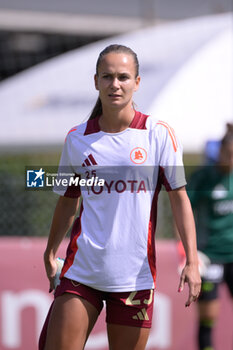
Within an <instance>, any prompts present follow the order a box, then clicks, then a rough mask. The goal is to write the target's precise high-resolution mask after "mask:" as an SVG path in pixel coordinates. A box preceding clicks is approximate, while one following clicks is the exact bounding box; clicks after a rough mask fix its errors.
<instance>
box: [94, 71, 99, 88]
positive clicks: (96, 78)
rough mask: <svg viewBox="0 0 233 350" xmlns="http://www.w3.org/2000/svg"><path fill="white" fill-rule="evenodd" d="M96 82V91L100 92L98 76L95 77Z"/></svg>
mask: <svg viewBox="0 0 233 350" xmlns="http://www.w3.org/2000/svg"><path fill="white" fill-rule="evenodd" d="M94 81H95V88H96V90H99V86H98V76H97V75H96V74H95V75H94Z"/></svg>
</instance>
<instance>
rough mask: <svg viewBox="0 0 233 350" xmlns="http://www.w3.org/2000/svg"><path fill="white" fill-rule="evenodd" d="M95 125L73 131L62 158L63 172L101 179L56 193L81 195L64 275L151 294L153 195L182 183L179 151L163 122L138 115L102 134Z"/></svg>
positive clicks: (104, 287) (95, 284) (93, 284)
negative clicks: (121, 127) (126, 124)
mask: <svg viewBox="0 0 233 350" xmlns="http://www.w3.org/2000/svg"><path fill="white" fill-rule="evenodd" d="M98 120H99V118H95V119H93V120H90V121H87V122H86V123H84V124H81V125H79V126H77V127H74V128H73V129H71V130H70V132H69V133H68V135H67V138H66V142H65V145H64V148H63V152H62V156H61V161H60V166H59V169H60V172H61V173H62V172H64V169H65V171H66V172H68V173H71V174H72V173H75V174H78V176H80V178H83V179H85V178H90V177H91V176H94V177H95V178H96V179H97V178H98V179H100V178H103V179H105V183H104V186H98V185H97V186H95V185H93V186H91V185H90V186H85V187H84V186H80V187H77V186H74V185H72V186H67V187H66V186H65V187H64V186H63V187H62V188H55V189H54V191H55V192H57V193H58V194H60V195H64V196H68V197H78V196H79V195H80V189H81V195H82V197H83V202H82V206H81V211H80V216H79V218H77V219H76V221H75V223H74V225H73V229H72V233H71V241H70V244H69V247H68V250H67V257H66V260H65V264H64V268H63V271H62V276H65V277H67V278H70V279H72V280H75V281H78V282H80V283H83V284H85V285H87V286H90V287H92V288H95V289H98V290H102V291H109V292H123V291H134V290H143V289H151V288H154V287H155V275H156V268H155V265H156V261H155V260H156V259H155V228H156V216H157V199H158V194H159V191H160V188H161V186H162V185H164V186H165V188H166V190H167V191H169V190H172V189H176V188H179V187H182V186H184V185H185V184H186V181H185V177H184V171H183V162H182V148H181V146H180V144H179V143H178V141H177V139H176V137H175V135H174V131H173V129H172V128H171V127H170V126H169V125H168V124H166V123H165V122H162V121H157V120H155V119H152V118H151V117H148V116H146V115H144V114H142V113H140V112H135V116H134V119H133V121H132V122H131V124H130V126H129V127H128V128H127V129H125V130H124V131H122V132H118V133H107V132H103V131H101V130H100V128H99V123H98ZM63 167H65V168H63Z"/></svg>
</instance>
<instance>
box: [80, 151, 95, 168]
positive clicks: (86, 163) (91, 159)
mask: <svg viewBox="0 0 233 350" xmlns="http://www.w3.org/2000/svg"><path fill="white" fill-rule="evenodd" d="M90 165H97V162H96V160H95V158H94V157H93V155H92V154H89V156H88V157H87V158H86V159H85V160H84V162H83V164H82V166H83V167H85V166H90Z"/></svg>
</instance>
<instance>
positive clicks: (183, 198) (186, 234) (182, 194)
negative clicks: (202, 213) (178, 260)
mask: <svg viewBox="0 0 233 350" xmlns="http://www.w3.org/2000/svg"><path fill="white" fill-rule="evenodd" d="M169 198H170V202H171V207H172V212H173V216H174V219H175V223H176V226H177V229H178V232H179V235H180V238H181V240H182V243H183V246H184V249H185V254H186V259H187V264H189V265H190V264H198V257H197V248H196V246H197V244H196V229H195V222H194V217H193V212H192V207H191V204H190V201H189V198H188V196H187V193H186V191H185V189H184V188H182V189H178V190H175V191H171V192H169Z"/></svg>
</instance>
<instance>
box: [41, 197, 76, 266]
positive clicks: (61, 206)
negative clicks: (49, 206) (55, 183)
mask: <svg viewBox="0 0 233 350" xmlns="http://www.w3.org/2000/svg"><path fill="white" fill-rule="evenodd" d="M77 208H78V199H76V198H67V197H59V199H58V202H57V205H56V208H55V211H54V215H53V220H52V224H51V229H50V234H49V238H48V243H47V247H46V250H45V253H44V259H45V260H49V259H53V258H54V257H55V255H56V252H57V250H58V248H59V246H60V244H61V242H62V240H63V239H64V237H65V236H66V233H67V232H68V230H69V228H70V227H71V225H72V223H73V221H74V217H75V214H76V211H77Z"/></svg>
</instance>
